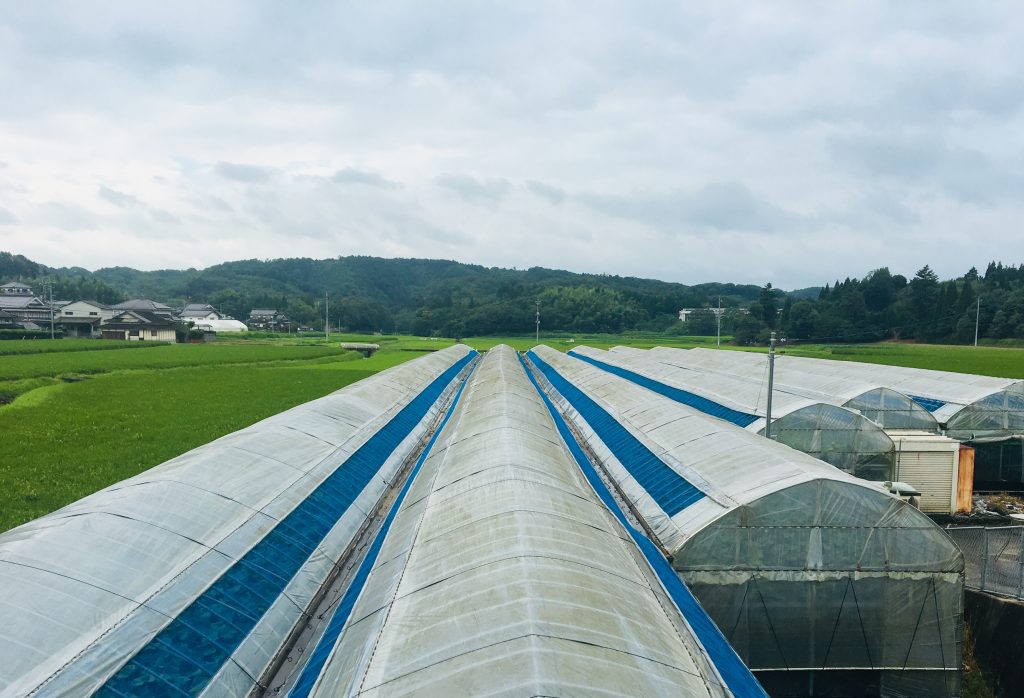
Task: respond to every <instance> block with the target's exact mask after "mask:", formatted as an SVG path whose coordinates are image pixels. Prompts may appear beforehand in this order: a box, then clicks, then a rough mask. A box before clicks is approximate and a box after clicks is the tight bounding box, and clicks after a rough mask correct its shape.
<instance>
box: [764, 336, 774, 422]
mask: <svg viewBox="0 0 1024 698" xmlns="http://www.w3.org/2000/svg"><path fill="white" fill-rule="evenodd" d="M774 388H775V333H774V332H772V337H771V340H770V341H769V344H768V409H767V410H766V414H765V424H764V436H765V438H766V439H770V438H772V391H773V390H774Z"/></svg>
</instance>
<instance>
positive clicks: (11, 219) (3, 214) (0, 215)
mask: <svg viewBox="0 0 1024 698" xmlns="http://www.w3.org/2000/svg"><path fill="white" fill-rule="evenodd" d="M17 222H18V219H17V218H16V217H15V216H14V214H13V213H11V212H10V211H8V210H7V209H5V208H0V225H14V224H15V223H17Z"/></svg>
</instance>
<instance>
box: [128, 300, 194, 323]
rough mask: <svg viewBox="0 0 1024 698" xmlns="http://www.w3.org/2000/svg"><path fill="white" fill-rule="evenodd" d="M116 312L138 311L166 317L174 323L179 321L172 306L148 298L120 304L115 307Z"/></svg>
mask: <svg viewBox="0 0 1024 698" xmlns="http://www.w3.org/2000/svg"><path fill="white" fill-rule="evenodd" d="M114 310H138V311H143V312H146V313H154V314H156V315H165V316H167V318H168V319H170V320H171V321H173V322H177V321H178V315H177V313H175V312H174V309H173V308H171V306H169V305H164V304H163V303H158V302H157V301H151V300H149V299H148V298H133V299H132V300H130V301H125V302H124V303H118V304H117V305H115V306H114Z"/></svg>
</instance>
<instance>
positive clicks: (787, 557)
mask: <svg viewBox="0 0 1024 698" xmlns="http://www.w3.org/2000/svg"><path fill="white" fill-rule="evenodd" d="M534 352H536V354H537V356H538V357H539V358H540V359H542V360H543V361H544V362H546V363H547V364H549V365H550V366H551V367H553V368H554V369H555V370H557V371H558V372H559V373H560V374H561V375H562V376H563V377H564V378H566V379H567V380H569V381H570V382H571V383H572V384H573V385H574V386H576V387H577V388H579V389H580V390H582V391H584V393H585V394H586V395H588V396H590V397H591V398H592V399H593V400H594V401H596V402H597V403H598V404H599V405H600V406H601V407H602V408H604V409H606V410H608V412H609V413H614V415H615V416H616V418H617V419H619V420H621V421H623V422H624V423H625V424H628V425H630V426H631V427H632V428H633V430H634V431H633V433H635V434H637V435H639V437H640V438H641V439H642V441H643V443H644V445H645V447H646V448H647V449H649V450H650V451H651V452H653V453H656V454H657V455H658V457H659V458H661V459H662V460H663V461H664V462H665V463H669V464H671V466H672V468H673V469H674V470H675V471H676V472H679V473H685V474H687V478H688V480H689V481H690V482H692V483H700V485H699V486H700V487H701V489H702V491H703V492H704V494H705V495H706V496H705V497H703V498H702V499H700V500H698V501H696V502H695V503H693V504H692V505H690V506H688V507H686V508H684V509H683V510H681V511H679V512H678V513H676V514H674V515H672V516H669V515H668V514H667V513H666V512H665V511H663V510H660V509H659V507H658V505H657V503H656V502H655V501H654V500H653V499H652V498H651V497H648V496H645V493H644V490H643V487H641V486H640V485H639V483H638V482H637V480H636V479H635V478H634V477H633V476H632V475H631V467H632V464H631V462H629V461H626V462H623V461H622V460H620V459H618V458H616V457H615V455H614V453H613V451H612V449H611V448H610V447H609V445H608V444H606V443H605V442H604V441H603V440H602V438H601V433H600V428H597V429H595V427H594V426H593V425H591V424H589V423H588V422H587V421H586V420H585V419H583V417H582V416H581V415H580V413H579V411H577V410H575V409H574V408H573V407H572V406H571V405H570V404H569V403H568V401H566V400H565V399H563V398H561V397H559V405H560V406H561V407H562V408H563V409H564V411H565V413H566V415H567V416H568V417H569V418H570V419H571V420H572V421H573V423H574V426H575V427H576V428H577V429H578V430H579V432H580V433H581V434H582V435H583V437H584V438H585V440H586V442H587V444H588V446H589V448H590V450H591V452H592V453H594V454H595V456H596V457H597V458H598V460H599V461H600V462H601V463H602V465H603V466H604V467H605V469H606V470H607V471H608V473H609V474H610V475H611V477H612V479H614V480H615V481H616V483H617V484H619V485H620V490H621V491H622V493H623V494H624V495H625V496H626V498H627V499H629V501H630V503H631V504H632V505H633V507H634V510H635V511H636V512H637V513H638V514H639V515H640V516H641V518H642V519H643V520H644V521H645V523H647V524H648V526H649V527H650V529H651V530H653V531H654V533H655V534H656V535H657V537H658V539H659V540H660V542H661V543H662V545H663V546H664V547H665V548H666V549H667V550H668V551H669V553H670V554H671V555H672V556H673V566H674V567H676V569H677V570H678V571H679V574H680V575H681V576H682V578H683V579H684V580H685V581H686V582H687V584H688V586H689V587H690V588H691V589H692V590H693V592H694V594H695V595H696V596H697V597H698V598H699V599H700V602H701V604H702V605H703V606H704V608H705V609H707V611H708V612H709V614H711V616H712V618H713V619H714V620H715V622H716V623H717V624H718V626H719V627H720V628H721V629H722V631H723V633H725V635H726V637H727V638H728V639H729V640H730V641H731V642H732V643H733V646H734V648H735V649H736V650H737V652H739V654H740V656H741V657H742V658H743V659H744V661H745V662H747V665H748V666H749V667H750V668H751V669H753V670H754V671H755V673H757V674H758V676H759V677H760V676H761V675H762V674H761V673H762V672H763V673H764V675H765V677H766V681H767V679H768V678H769V677H774V678H772V681H773V683H769V684H766V685H767V686H768V687H769V689H770V686H773V685H774V686H785V685H789V684H787V683H786V679H780V680H779V682H778V683H774V682H775V681H776V679H777V678H778V674H780V673H781V674H788V675H796V674H800V676H801V678H800V679H799V680H798V681H797V683H799V685H800V686H802V687H806V685H807V682H808V677H807V676H806V674H821V673H825V674H827V675H828V678H822V679H821V681H823V682H827V681H833V682H836V685H840V684H842V682H843V681H847V680H849V681H852V682H853V683H852V684H844V685H853V686H855V687H859V688H858V690H864V687H865V686H867V685H869V684H873V685H876V686H877V685H880V683H884V684H885V685H886V686H888V688H887V689H886V690H887V691H888V692H887V693H886V695H929V696H931V695H934V696H955V695H959V682H960V668H961V647H960V638H961V637H962V624H963V620H962V617H963V608H962V598H963V584H964V582H963V574H964V572H963V556H962V554H961V553H960V551H959V549H958V548H957V547H956V545H954V544H953V542H952V541H951V540H950V539H949V537H948V536H947V535H946V534H945V532H944V531H943V530H942V529H940V528H939V527H938V526H936V525H935V524H934V523H933V522H932V521H931V520H930V519H928V517H927V516H925V515H924V514H922V513H921V512H920V511H918V510H917V509H915V508H914V507H912V506H909V505H907V504H906V503H904V502H901V501H900V500H898V499H897V498H895V497H892V496H890V495H888V494H887V493H885V492H884V491H882V490H881V489H878V488H876V487H874V486H872V485H871V484H870V483H867V482H864V481H862V480H859V479H856V478H854V477H851V476H850V475H848V474H846V473H844V472H842V471H840V470H838V469H836V468H834V467H831V466H828V465H826V464H824V463H823V462H821V461H820V460H817V459H815V458H812V457H810V456H808V455H805V454H804V453H800V452H798V451H795V450H793V449H791V448H787V447H785V446H784V445H782V444H779V443H775V442H773V441H769V440H767V439H764V438H762V437H758V436H757V435H755V434H753V433H751V432H750V431H747V430H744V429H740V428H738V427H735V426H731V425H729V424H727V423H725V422H722V421H719V420H715V419H713V418H711V417H708V416H706V415H704V414H702V413H700V412H697V411H695V410H693V409H692V408H688V407H686V406H683V405H680V404H678V403H676V402H673V401H672V400H669V399H668V398H665V397H662V396H660V395H656V394H653V393H651V392H650V391H648V390H645V389H643V388H641V387H639V386H637V385H634V384H632V383H630V382H628V381H626V380H624V379H622V378H618V377H616V376H614V375H611V374H609V373H607V372H605V371H602V370H600V369H598V368H595V367H593V366H590V365H588V364H586V363H584V362H582V361H578V360H574V359H572V358H570V357H566V356H564V355H563V354H561V353H560V352H557V351H555V350H553V349H550V348H547V347H538V348H536V349H534ZM723 353H724V352H723ZM780 421H781V420H780ZM794 685H795V684H794ZM780 690H783V692H784V690H785V689H780ZM916 690H920V691H921V692H920V693H914V692H913V691H916ZM904 691H906V693H904Z"/></svg>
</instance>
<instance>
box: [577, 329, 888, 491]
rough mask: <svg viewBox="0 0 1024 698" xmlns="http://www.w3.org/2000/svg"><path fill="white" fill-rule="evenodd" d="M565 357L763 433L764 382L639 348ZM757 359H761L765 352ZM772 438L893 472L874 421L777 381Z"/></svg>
mask: <svg viewBox="0 0 1024 698" xmlns="http://www.w3.org/2000/svg"><path fill="white" fill-rule="evenodd" d="M570 356H573V357H576V358H578V359H580V360H581V361H586V362H587V363H590V364H593V365H595V366H598V367H599V368H602V369H603V370H606V371H609V372H611V373H614V374H616V375H618V376H620V377H623V378H626V379H627V380H630V381H632V382H634V383H637V384H639V385H642V386H644V387H646V388H649V389H651V390H653V391H655V392H657V393H660V394H662V395H665V396H666V397H669V398H671V399H673V400H676V401H677V402H680V403H682V404H685V405H688V406H690V407H694V408H696V409H698V410H700V411H702V412H704V413H705V414H709V415H711V416H713V417H718V418H720V419H725V420H726V421H729V422H731V423H733V424H736V425H737V426H740V427H743V428H744V429H747V430H748V431H752V432H755V433H758V434H763V433H764V430H765V420H766V416H767V412H766V411H767V406H768V389H767V381H765V382H757V381H753V380H747V379H744V378H740V377H736V376H733V375H728V374H726V373H718V372H710V371H704V370H692V369H689V368H686V367H682V366H679V365H676V364H671V363H667V362H663V361H659V360H657V359H656V358H654V357H653V356H652V355H650V354H648V353H646V352H641V351H640V350H634V351H633V352H628V353H625V352H607V351H601V350H599V349H592V348H590V347H577V348H575V349H573V350H572V351H571V352H570ZM756 358H760V359H761V361H762V362H764V357H756ZM772 438H773V439H775V440H776V441H778V442H779V443H784V444H786V445H787V446H790V447H792V448H796V449H798V450H800V451H803V452H804V453H808V454H810V455H812V456H814V457H815V458H820V459H821V460H824V461H825V462H827V463H830V464H832V465H834V466H836V467H837V468H841V469H842V470H845V471H846V472H848V473H850V474H852V475H855V476H857V477H860V478H864V479H865V480H875V481H879V482H882V481H886V480H890V479H892V472H893V465H894V462H895V460H894V459H895V446H894V445H893V441H892V439H891V438H889V436H888V435H887V434H886V433H885V431H884V429H882V427H881V426H879V425H878V424H876V423H875V422H873V421H871V420H870V419H868V418H866V417H864V416H862V415H860V414H858V413H857V412H854V411H852V410H850V409H847V408H845V407H842V406H840V405H838V404H834V403H829V402H823V401H822V400H821V399H820V398H818V397H806V396H804V395H801V394H798V393H794V392H792V391H789V390H787V389H786V388H784V387H781V386H779V385H778V384H776V386H775V390H774V391H773V394H772Z"/></svg>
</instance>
